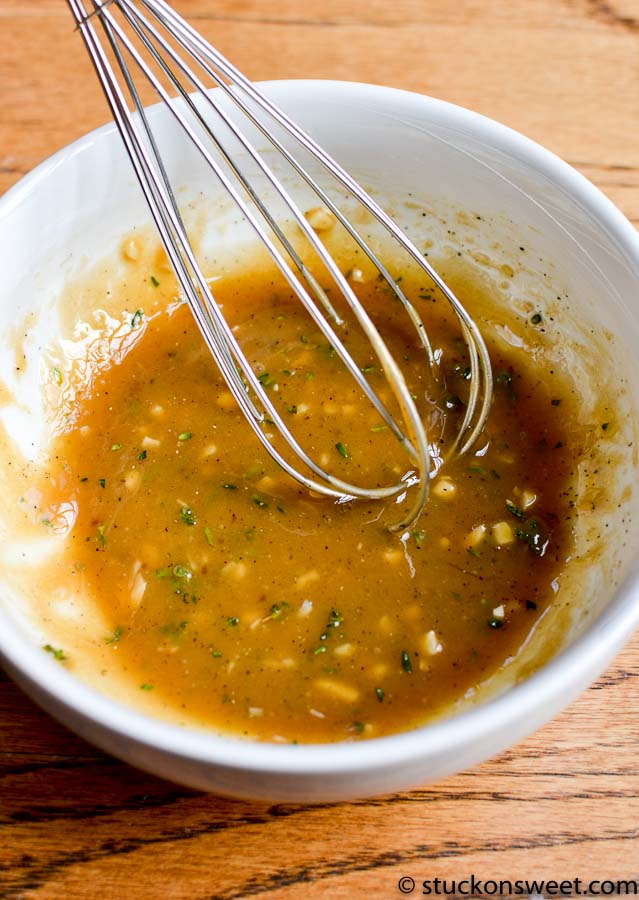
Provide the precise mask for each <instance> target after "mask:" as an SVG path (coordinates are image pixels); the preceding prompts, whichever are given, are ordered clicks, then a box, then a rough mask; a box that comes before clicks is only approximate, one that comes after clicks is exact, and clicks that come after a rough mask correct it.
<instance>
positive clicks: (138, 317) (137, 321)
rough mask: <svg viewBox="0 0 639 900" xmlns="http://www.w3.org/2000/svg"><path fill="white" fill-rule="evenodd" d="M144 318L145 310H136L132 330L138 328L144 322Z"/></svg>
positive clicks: (132, 320)
mask: <svg viewBox="0 0 639 900" xmlns="http://www.w3.org/2000/svg"><path fill="white" fill-rule="evenodd" d="M143 316H144V310H142V309H136V311H135V312H134V313H133V318H132V319H131V328H137V327H138V325H139V324H140V322H141V321H142V318H143Z"/></svg>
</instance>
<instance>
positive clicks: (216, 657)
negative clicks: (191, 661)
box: [211, 650, 222, 659]
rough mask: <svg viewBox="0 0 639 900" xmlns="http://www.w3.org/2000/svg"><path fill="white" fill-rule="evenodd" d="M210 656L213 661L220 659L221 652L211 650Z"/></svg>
mask: <svg viewBox="0 0 639 900" xmlns="http://www.w3.org/2000/svg"><path fill="white" fill-rule="evenodd" d="M211 656H212V657H213V659H221V658H222V651H221V650H211Z"/></svg>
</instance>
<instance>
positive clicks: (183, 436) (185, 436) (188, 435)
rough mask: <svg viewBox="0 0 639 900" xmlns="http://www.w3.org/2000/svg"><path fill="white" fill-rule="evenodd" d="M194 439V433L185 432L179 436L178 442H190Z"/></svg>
mask: <svg viewBox="0 0 639 900" xmlns="http://www.w3.org/2000/svg"><path fill="white" fill-rule="evenodd" d="M192 437H193V432H192V431H183V432H182V434H178V441H190V440H191V438H192Z"/></svg>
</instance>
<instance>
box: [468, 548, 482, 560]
mask: <svg viewBox="0 0 639 900" xmlns="http://www.w3.org/2000/svg"><path fill="white" fill-rule="evenodd" d="M466 551H467V552H468V553H470V555H471V556H474V557H475V559H479V558H480V553H479V550H477V549H476V548H475V547H466Z"/></svg>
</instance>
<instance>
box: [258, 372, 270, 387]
mask: <svg viewBox="0 0 639 900" xmlns="http://www.w3.org/2000/svg"><path fill="white" fill-rule="evenodd" d="M257 380H258V381H259V383H260V384H261V385H262V387H268V386H269V384H273V379H272V378H271V376H270V375H269V374H268V372H262V374H261V375H260V376H259V377H258V379H257Z"/></svg>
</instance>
